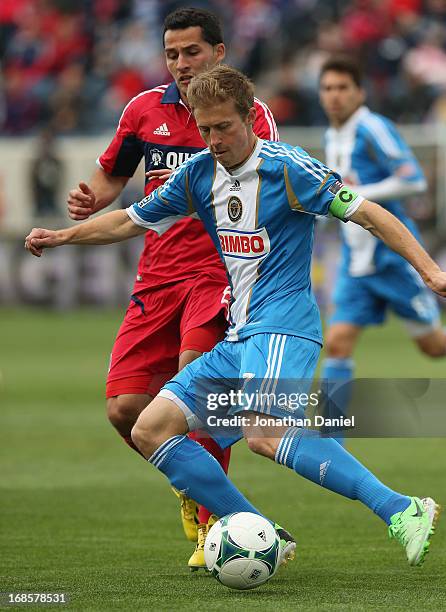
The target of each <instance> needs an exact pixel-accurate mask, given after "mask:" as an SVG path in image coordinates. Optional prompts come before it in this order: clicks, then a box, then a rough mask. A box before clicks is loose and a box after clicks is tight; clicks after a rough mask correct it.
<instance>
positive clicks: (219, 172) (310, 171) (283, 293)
mask: <svg viewBox="0 0 446 612" xmlns="http://www.w3.org/2000/svg"><path fill="white" fill-rule="evenodd" d="M338 179H339V177H338V176H337V175H335V174H333V173H332V172H331V171H330V170H328V168H326V167H325V166H324V165H323V164H322V163H320V162H318V161H316V160H314V159H312V158H311V157H309V156H308V154H306V153H305V152H304V151H303V150H302V149H300V148H297V147H291V146H290V145H288V144H285V143H280V142H271V141H264V140H258V141H257V144H256V146H255V149H254V151H253V153H252V154H251V156H250V157H249V159H248V160H247V161H246V162H245V163H244V164H243V165H242V166H241V167H239V168H237V169H236V170H233V171H231V172H229V171H228V170H226V169H225V168H224V167H223V166H222V165H221V164H219V163H218V162H216V161H215V160H214V159H213V157H212V156H211V154H210V152H209V151H208V150H205V151H203V152H201V153H198V154H197V155H195V156H193V157H191V158H190V159H189V160H187V161H186V162H185V163H184V164H183V165H181V166H180V167H179V168H178V169H177V170H176V171H175V172H174V173H173V174H172V176H171V177H170V178H169V180H168V181H167V182H166V183H165V184H164V185H163V186H162V187H160V188H159V189H158V190H157V191H156V192H154V193H152V194H151V195H150V196H148V197H147V198H145V199H144V200H142V201H141V202H140V203H139V204H134V205H133V206H132V207H130V208H129V209H127V212H128V215H129V216H130V218H131V219H132V220H133V221H134V223H136V224H138V225H140V226H143V227H147V228H150V229H153V230H155V231H157V232H158V233H162V232H163V231H166V230H167V229H169V227H171V226H172V224H173V223H175V221H177V220H178V219H180V218H181V217H183V216H186V215H197V216H198V217H199V218H200V219H201V220H202V221H203V223H204V225H205V227H206V229H207V231H208V232H209V234H210V236H211V238H212V239H213V241H214V243H215V246H216V248H217V250H218V252H219V254H220V256H221V258H222V260H223V262H224V264H225V266H226V270H227V273H228V278H229V280H230V284H231V289H232V303H231V308H230V317H231V319H230V321H231V326H230V329H229V332H228V338H227V339H228V340H231V341H235V340H242V339H246V338H248V337H250V336H252V335H254V334H259V333H276V334H289V335H294V336H299V337H302V338H307V339H308V340H312V341H314V342H317V343H320V344H322V334H321V324H320V317H319V311H318V307H317V305H316V302H315V299H314V296H313V293H312V289H311V282H310V264H311V252H312V246H313V228H314V220H315V215H327V214H328V212H329V207H330V205H331V203H332V201H333V200H336V198H337V197H338V196H337V195H336V194H338V192H339V189H340V187H342V185H341V184H340V183H339V181H338ZM339 193H341V192H339ZM361 201H362V198H360V197H359V196H355V197H354V200H353V201H352V202H351V211H350V212H353V211H354V209H355V207H356V208H357V207H358V206H359V204H360V202H361Z"/></svg>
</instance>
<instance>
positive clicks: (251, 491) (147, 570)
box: [0, 310, 446, 611]
mask: <svg viewBox="0 0 446 612" xmlns="http://www.w3.org/2000/svg"><path fill="white" fill-rule="evenodd" d="M0 314H1V321H2V323H1V333H0V371H1V379H0V406H1V413H0V414H1V416H0V419H1V420H0V422H1V431H2V436H1V444H0V457H1V471H0V474H1V476H0V480H1V487H2V490H1V493H0V495H1V501H0V503H1V525H0V529H1V550H0V566H1V570H0V572H1V583H0V591H3V592H4V591H27V592H60V591H65V592H66V593H68V596H69V598H70V603H69V604H67V605H66V606H64V607H65V608H69V609H73V610H197V611H201V610H228V609H231V608H232V609H235V608H236V607H238V608H239V609H240V610H262V611H270V610H271V611H278V610H296V609H302V610H316V609H317V610H360V609H361V610H377V609H384V608H385V609H387V610H412V609H424V610H426V609H428V610H440V609H445V608H446V529H445V527H444V525H442V524H441V521H440V525H439V529H438V532H437V534H436V536H435V538H434V539H433V544H432V550H431V552H430V554H429V556H428V558H427V561H426V564H425V565H424V566H423V567H422V568H409V567H408V566H407V564H406V561H405V557H404V551H403V550H402V548H400V547H399V546H398V545H397V544H396V543H395V542H393V541H392V542H390V541H389V540H388V539H387V533H386V528H385V526H384V525H383V524H382V523H381V521H380V520H379V519H378V518H377V517H375V516H374V515H372V514H371V513H370V512H369V511H368V510H367V509H365V508H364V507H362V506H361V505H360V504H359V503H358V502H352V501H350V500H345V499H343V498H341V497H339V496H336V495H335V494H332V493H329V492H327V491H325V490H322V489H320V488H318V487H316V486H315V485H313V484H311V483H309V482H306V481H304V480H303V479H301V478H298V477H296V475H294V474H293V473H291V472H290V471H289V470H286V469H284V468H279V467H278V466H276V465H274V464H273V463H272V462H268V461H267V460H265V459H262V458H260V457H255V456H254V455H250V454H249V453H248V452H247V450H246V448H245V447H244V445H243V443H240V444H239V445H238V446H237V447H236V448H235V449H234V451H233V460H232V467H231V474H232V478H233V480H234V482H235V483H236V484H237V485H238V486H239V487H240V488H241V489H242V490H243V491H244V492H245V493H246V494H247V495H248V496H249V497H250V499H251V500H252V501H253V502H254V503H255V504H256V505H258V506H260V508H262V510H263V511H264V512H265V513H266V514H267V515H270V516H271V517H274V518H275V519H276V520H277V521H279V522H280V523H282V524H283V525H285V526H286V527H287V528H288V529H290V531H292V533H293V534H295V536H296V539H297V540H298V554H297V557H296V560H295V562H294V563H292V564H290V565H289V566H288V567H287V568H286V569H284V570H281V571H280V573H279V574H278V575H277V576H276V577H275V578H274V579H273V580H271V581H270V582H269V583H268V584H266V585H264V586H263V587H260V588H259V589H257V590H254V591H249V592H244V593H240V592H235V591H230V590H228V589H226V588H224V587H223V586H221V585H219V584H218V583H217V582H216V581H215V580H214V579H212V578H211V577H210V576H208V575H205V574H204V573H199V574H193V575H191V574H190V573H189V572H188V570H187V567H186V561H187V558H188V556H189V554H190V552H191V545H190V543H188V542H187V541H186V540H185V539H184V537H183V534H182V530H181V527H180V523H179V520H178V518H177V513H178V509H177V502H176V499H175V498H174V496H173V494H172V493H171V492H170V489H169V487H168V483H167V481H166V480H165V479H164V477H163V476H161V475H160V474H159V473H158V472H157V471H156V470H155V469H153V468H152V467H151V466H148V465H146V464H145V463H144V462H143V461H142V460H141V459H140V458H139V457H137V456H136V454H133V453H132V452H130V451H129V450H128V449H127V447H126V446H125V445H124V444H123V443H122V442H121V441H120V439H119V438H118V436H117V435H116V434H115V433H114V431H113V430H112V428H111V426H110V425H108V423H107V421H106V418H105V410H104V401H103V380H104V377H105V372H106V369H107V363H108V354H109V351H110V348H111V344H112V340H113V335H114V333H115V331H116V328H117V325H118V323H119V320H120V316H121V314H120V313H118V312H116V311H113V312H103V311H99V310H94V311H90V310H89V311H82V312H76V313H72V314H59V313H49V312H36V311H30V310H18V311H12V310H3V311H1V312H0ZM357 361H358V365H359V367H358V372H357V373H358V375H359V376H391V375H392V376H395V377H412V376H413V377H424V376H425V377H429V376H430V377H444V374H445V372H446V362H445V361H442V362H440V361H437V362H431V361H428V360H427V359H424V358H422V357H421V356H419V355H418V354H417V353H416V351H415V349H414V348H413V347H412V346H411V345H410V343H409V342H408V340H407V339H406V337H405V334H404V332H403V330H402V329H401V328H400V327H399V325H398V324H397V323H395V322H391V324H390V325H389V326H388V327H386V328H385V329H380V330H372V331H369V332H367V334H366V335H365V337H364V338H363V340H362V342H361V346H360V350H359V351H358V354H357ZM350 448H351V449H352V450H353V452H354V453H355V454H356V455H357V456H358V458H360V459H361V460H362V461H363V462H364V463H366V465H367V466H368V467H370V468H371V469H373V470H374V471H375V472H376V474H377V475H378V476H379V477H381V478H382V479H383V480H384V481H385V482H386V483H387V484H388V485H389V486H392V487H394V488H397V489H399V490H401V491H403V492H406V493H410V494H417V495H420V496H423V495H427V494H428V495H431V496H433V497H435V498H436V499H437V500H438V501H439V502H440V503H443V504H445V503H446V477H445V467H446V459H445V450H446V440H445V439H406V440H405V439H399V440H377V439H375V440H354V441H352V442H351V444H350ZM445 524H446V521H445ZM27 607H28V608H29V607H30V606H27ZM55 607H56V608H57V606H55ZM3 609H6V607H5V608H3Z"/></svg>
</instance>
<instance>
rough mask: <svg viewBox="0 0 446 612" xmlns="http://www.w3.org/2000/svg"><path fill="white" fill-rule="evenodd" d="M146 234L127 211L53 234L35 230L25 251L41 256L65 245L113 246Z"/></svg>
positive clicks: (116, 211) (26, 240)
mask: <svg viewBox="0 0 446 612" xmlns="http://www.w3.org/2000/svg"><path fill="white" fill-rule="evenodd" d="M145 231H146V230H145V228H143V227H140V226H139V225H136V224H135V223H133V221H132V220H131V219H130V217H129V216H128V215H127V213H126V212H125V210H115V211H113V212H110V213H107V214H106V215H102V216H101V217H98V218H97V219H91V220H90V221H86V222H85V223H81V224H79V225H76V226H74V227H69V228H66V229H60V230H54V231H53V230H47V229H42V228H36V227H35V228H33V229H32V230H31V232H30V234H28V236H27V237H26V238H25V248H26V249H28V251H30V253H32V254H33V255H35V256H36V257H40V256H41V255H42V251H43V249H54V248H55V247H58V246H62V245H64V244H111V243H113V242H121V241H123V240H127V239H128V238H133V237H134V236H138V235H139V234H143V233H144V232H145Z"/></svg>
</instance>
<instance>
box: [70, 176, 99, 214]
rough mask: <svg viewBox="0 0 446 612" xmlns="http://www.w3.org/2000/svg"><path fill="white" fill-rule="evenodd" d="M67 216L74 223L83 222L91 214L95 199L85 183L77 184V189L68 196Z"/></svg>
mask: <svg viewBox="0 0 446 612" xmlns="http://www.w3.org/2000/svg"><path fill="white" fill-rule="evenodd" d="M67 203H68V214H69V216H70V217H71V219H74V220H75V221H84V220H85V219H88V217H89V216H90V215H91V214H93V212H94V206H95V203H96V197H95V195H94V193H93V191H92V190H91V189H90V187H89V186H88V185H87V183H83V182H81V183H79V187H78V188H77V189H72V190H71V191H70V192H69V194H68V199H67Z"/></svg>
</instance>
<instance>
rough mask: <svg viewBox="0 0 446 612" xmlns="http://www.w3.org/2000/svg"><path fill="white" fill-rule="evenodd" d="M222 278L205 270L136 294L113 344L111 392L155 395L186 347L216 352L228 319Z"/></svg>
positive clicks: (116, 393) (176, 364)
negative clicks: (214, 277)
mask: <svg viewBox="0 0 446 612" xmlns="http://www.w3.org/2000/svg"><path fill="white" fill-rule="evenodd" d="M223 290H224V287H223V286H222V283H221V280H220V279H218V280H215V279H213V278H212V277H210V276H204V275H201V276H199V277H195V278H192V279H188V280H186V281H181V282H179V283H175V284H173V285H168V286H165V287H162V288H159V289H149V290H147V291H143V292H138V293H137V294H135V295H133V296H132V298H131V301H130V304H129V307H128V309H127V312H126V315H125V318H124V321H123V322H122V325H121V327H120V329H119V331H118V335H117V337H116V340H115V344H114V346H113V350H112V354H111V358H110V369H109V372H108V377H107V386H106V396H107V397H114V396H115V395H122V394H125V393H132V394H133V393H136V394H148V395H151V396H155V395H156V394H157V393H158V391H159V389H160V388H161V387H162V386H163V385H164V384H165V383H166V382H167V381H168V380H170V379H171V378H172V377H173V376H174V375H175V374H176V373H177V372H178V356H179V355H180V353H182V352H183V351H186V350H195V351H199V352H200V353H204V352H206V351H210V350H211V349H212V348H213V347H214V346H215V345H216V344H217V342H219V341H220V340H222V339H223V337H224V333H225V331H226V327H227V322H226V319H225V305H224V304H223V303H222V296H223Z"/></svg>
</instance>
